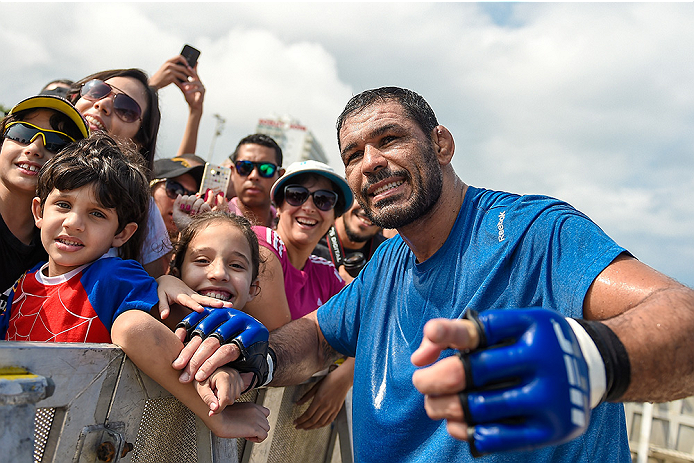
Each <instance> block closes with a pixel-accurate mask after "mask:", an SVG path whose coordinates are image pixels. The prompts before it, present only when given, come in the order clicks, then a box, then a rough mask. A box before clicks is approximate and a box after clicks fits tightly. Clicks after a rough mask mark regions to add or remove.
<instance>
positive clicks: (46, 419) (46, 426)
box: [34, 408, 55, 463]
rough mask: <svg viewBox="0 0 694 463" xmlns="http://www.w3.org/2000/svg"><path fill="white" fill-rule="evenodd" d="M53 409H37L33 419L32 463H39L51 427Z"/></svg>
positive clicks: (53, 414)
mask: <svg viewBox="0 0 694 463" xmlns="http://www.w3.org/2000/svg"><path fill="white" fill-rule="evenodd" d="M54 416H55V408H37V409H36V415H35V417H34V461H35V462H38V463H40V462H41V460H43V453H44V451H45V450H46V443H47V442H48V434H49V433H50V431H51V426H52V425H53V417H54Z"/></svg>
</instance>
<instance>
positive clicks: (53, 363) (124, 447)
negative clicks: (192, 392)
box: [0, 342, 352, 463]
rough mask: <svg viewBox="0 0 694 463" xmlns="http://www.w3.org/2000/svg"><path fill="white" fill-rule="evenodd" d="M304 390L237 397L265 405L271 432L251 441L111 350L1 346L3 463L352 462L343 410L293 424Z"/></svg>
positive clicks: (296, 388)
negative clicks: (230, 435) (213, 423)
mask: <svg viewBox="0 0 694 463" xmlns="http://www.w3.org/2000/svg"><path fill="white" fill-rule="evenodd" d="M315 380H316V379H313V381H315ZM310 386H311V382H307V383H304V384H301V385H298V386H293V387H287V388H268V389H261V390H259V391H251V392H249V393H248V394H246V395H244V396H243V397H242V398H241V399H240V400H244V401H255V402H256V403H259V404H261V405H264V406H266V407H268V408H269V409H270V410H271V414H270V417H269V419H270V424H271V430H270V435H269V436H268V438H267V439H266V440H265V441H264V442H263V443H261V444H252V443H250V442H247V441H245V440H244V439H221V438H217V437H216V436H214V435H213V434H212V433H211V432H210V431H209V430H208V429H207V427H206V426H205V425H204V424H203V422H202V421H201V420H200V419H199V418H198V417H196V416H195V415H194V414H193V413H192V412H190V411H189V410H188V409H187V408H186V407H185V406H183V405H182V404H181V403H180V402H179V401H178V400H177V399H175V398H174V397H173V396H171V394H169V393H168V392H167V391H166V390H164V389H163V388H162V387H161V386H159V385H158V384H157V383H156V382H154V381H153V380H152V379H150V378H149V377H148V376H147V375H145V374H144V373H142V372H141V371H140V370H138V369H137V368H136V367H135V365H134V364H133V363H132V362H131V361H130V360H129V359H128V358H127V357H126V356H125V354H124V353H123V352H122V351H121V350H120V348H118V347H117V346H114V345H112V344H59V343H30V342H0V463H2V462H12V463H23V462H27V463H28V462H56V463H65V462H73V463H86V462H89V463H92V462H93V463H99V462H133V463H144V462H157V463H159V462H181V463H187V462H191V463H192V462H200V463H207V462H209V463H213V462H231V463H238V462H244V463H245V462H248V463H266V462H273V461H277V462H282V463H292V462H305V461H312V462H313V461H315V462H344V463H347V462H349V463H351V461H352V452H351V440H350V432H349V426H348V421H347V413H346V412H345V410H344V407H343V410H341V411H340V414H339V415H338V418H337V419H336V420H335V422H334V423H332V424H331V425H330V426H328V427H325V428H322V429H318V430H314V431H299V430H296V429H294V428H293V426H292V421H293V420H294V418H295V417H296V416H298V415H299V414H301V413H302V412H303V410H305V408H306V407H307V406H308V405H305V406H303V407H297V406H295V405H294V402H295V400H296V399H297V398H298V397H300V396H301V394H303V392H304V391H305V390H306V389H307V388H309V387H310Z"/></svg>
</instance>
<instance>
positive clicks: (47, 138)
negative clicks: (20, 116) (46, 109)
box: [3, 121, 75, 153]
mask: <svg viewBox="0 0 694 463" xmlns="http://www.w3.org/2000/svg"><path fill="white" fill-rule="evenodd" d="M3 137H4V138H9V139H10V140H14V141H16V142H17V143H21V144H23V145H28V144H29V143H32V142H33V141H34V140H36V137H42V138H43V146H44V148H46V150H47V151H50V152H51V153H57V152H58V151H60V150H61V149H63V148H64V147H65V146H66V145H67V144H68V143H71V142H74V141H75V139H74V138H72V137H71V136H70V135H68V134H66V133H63V132H58V131H57V130H51V129H44V128H41V127H37V126H35V125H34V124H30V123H28V122H24V121H15V122H10V123H9V124H7V127H6V129H5V133H4V134H3Z"/></svg>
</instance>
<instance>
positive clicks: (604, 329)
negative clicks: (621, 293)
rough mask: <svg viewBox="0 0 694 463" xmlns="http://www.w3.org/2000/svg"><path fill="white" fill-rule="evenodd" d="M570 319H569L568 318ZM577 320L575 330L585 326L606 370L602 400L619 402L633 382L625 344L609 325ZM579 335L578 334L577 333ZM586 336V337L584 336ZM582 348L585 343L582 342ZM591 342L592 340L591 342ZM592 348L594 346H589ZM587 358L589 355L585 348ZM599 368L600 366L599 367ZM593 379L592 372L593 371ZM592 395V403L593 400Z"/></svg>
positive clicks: (590, 368)
mask: <svg viewBox="0 0 694 463" xmlns="http://www.w3.org/2000/svg"><path fill="white" fill-rule="evenodd" d="M567 320H568V319H567ZM571 320H575V322H576V324H572V323H570V325H571V328H573V330H574V332H576V331H577V329H576V326H580V328H583V330H584V332H585V333H586V334H587V335H588V336H589V337H590V340H587V341H592V343H593V348H594V349H597V351H598V352H599V353H600V357H601V360H602V362H603V365H604V367H603V368H604V370H605V392H604V394H603V396H602V397H601V398H600V402H598V404H599V403H602V402H617V401H619V399H620V398H621V397H622V396H623V395H624V393H625V392H626V390H627V388H628V387H629V384H630V383H631V362H630V361H629V354H628V353H627V350H626V348H625V347H624V344H622V341H620V340H619V338H618V337H617V335H616V334H615V333H614V331H612V330H611V329H610V328H609V327H608V326H607V325H605V324H604V323H601V322H598V321H587V320H583V319H580V318H579V319H571ZM577 337H578V335H577ZM584 338H585V337H584ZM579 344H580V345H581V350H583V344H581V343H580V337H579ZM589 344H590V342H589ZM589 349H592V348H589ZM583 352H584V355H585V356H586V358H587V357H588V355H587V354H586V353H585V350H583ZM597 368H598V370H599V366H598V367H597ZM592 369H593V367H592V365H589V370H592ZM591 380H592V372H591ZM592 399H593V397H592V395H591V403H592V402H593V400H592Z"/></svg>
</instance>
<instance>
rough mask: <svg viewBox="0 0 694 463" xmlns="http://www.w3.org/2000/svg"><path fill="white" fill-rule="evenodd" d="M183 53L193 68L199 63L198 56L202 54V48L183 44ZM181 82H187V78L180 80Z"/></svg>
mask: <svg viewBox="0 0 694 463" xmlns="http://www.w3.org/2000/svg"><path fill="white" fill-rule="evenodd" d="M181 55H183V57H184V58H185V59H186V62H187V63H188V66H190V67H191V68H195V65H196V64H198V57H199V56H200V50H198V49H197V48H194V47H191V46H190V45H188V44H185V45H183V49H182V50H181ZM179 82H185V80H180V79H179Z"/></svg>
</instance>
